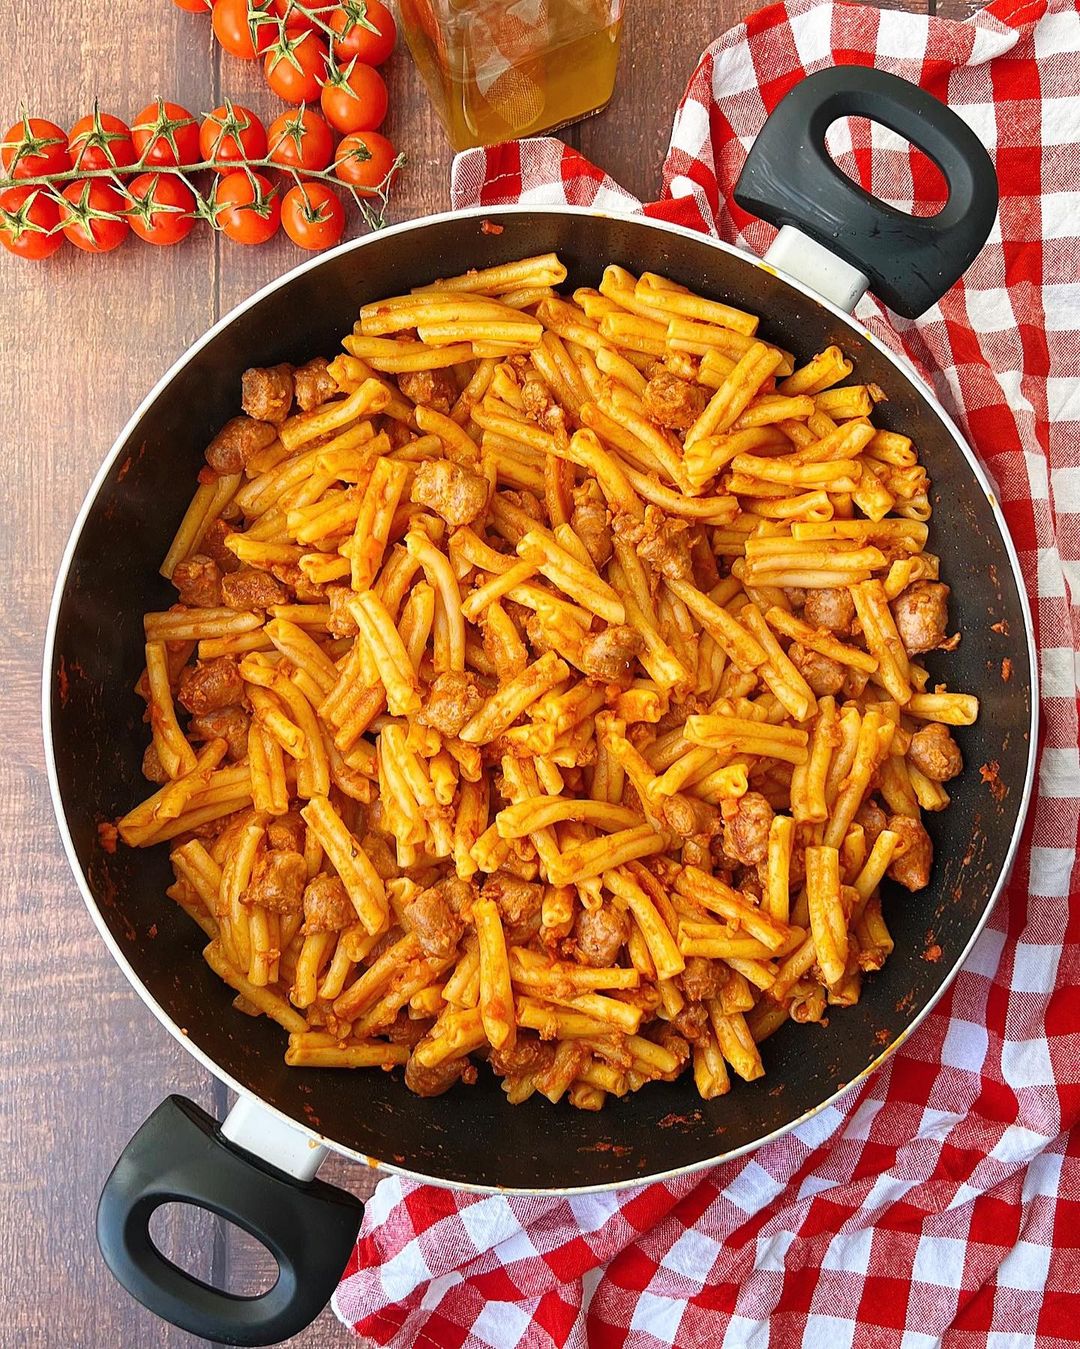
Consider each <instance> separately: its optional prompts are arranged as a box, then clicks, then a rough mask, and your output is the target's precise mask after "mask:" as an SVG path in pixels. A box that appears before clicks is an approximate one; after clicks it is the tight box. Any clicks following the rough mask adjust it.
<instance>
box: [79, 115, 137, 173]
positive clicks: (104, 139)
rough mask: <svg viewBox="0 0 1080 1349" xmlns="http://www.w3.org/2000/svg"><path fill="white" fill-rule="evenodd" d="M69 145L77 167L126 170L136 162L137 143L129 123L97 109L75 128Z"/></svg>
mask: <svg viewBox="0 0 1080 1349" xmlns="http://www.w3.org/2000/svg"><path fill="white" fill-rule="evenodd" d="M68 148H69V149H70V151H71V159H72V162H73V163H74V165H75V167H76V168H77V169H122V168H124V167H125V166H126V165H128V164H134V163H135V143H134V141H132V139H131V129H130V127H129V126H128V124H127V123H126V122H122V121H121V120H120V118H119V117H114V116H113V115H112V113H111V112H98V110H97V109H96V108H95V109H94V111H93V112H92V113H89V114H88V115H87V116H86V117H80V118H79V120H78V121H77V122H76V123H75V125H74V126H73V127H72V128H71V134H70V135H69V136H68Z"/></svg>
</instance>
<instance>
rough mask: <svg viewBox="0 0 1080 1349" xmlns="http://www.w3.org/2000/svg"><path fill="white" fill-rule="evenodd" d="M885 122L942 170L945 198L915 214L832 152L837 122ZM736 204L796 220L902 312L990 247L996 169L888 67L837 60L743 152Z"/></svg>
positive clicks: (915, 308)
mask: <svg viewBox="0 0 1080 1349" xmlns="http://www.w3.org/2000/svg"><path fill="white" fill-rule="evenodd" d="M852 116H861V117H869V118H870V119H871V120H873V121H875V122H880V123H881V124H882V125H883V126H887V127H889V128H890V130H892V131H895V132H896V133H897V135H899V136H903V137H904V138H905V139H906V140H908V141H910V142H911V143H912V145H916V146H918V148H919V149H920V150H922V151H923V153H924V154H926V155H928V156H929V157H930V158H931V159H932V160H933V161H934V163H935V164H936V165H937V166H938V168H939V169H940V170H941V172H942V174H943V175H944V177H945V181H946V182H947V183H948V187H949V200H948V202H947V203H946V205H945V207H944V208H943V209H942V210H941V211H939V212H938V214H937V215H935V216H922V217H920V216H910V215H907V214H906V213H905V212H903V211H898V210H897V209H896V208H895V207H892V206H888V205H886V204H885V203H884V202H882V201H879V200H878V199H877V198H876V197H874V196H871V194H870V193H869V192H866V191H864V190H863V189H862V188H861V187H859V186H857V185H856V184H855V183H853V182H852V181H851V179H850V178H848V177H847V175H846V174H844V173H842V172H841V171H840V169H838V168H837V166H836V165H835V164H834V163H833V161H832V159H831V158H830V156H829V154H828V151H827V150H826V149H825V133H826V132H827V131H828V129H829V127H830V126H832V124H833V122H835V121H836V120H837V118H839V117H852ZM734 195H735V200H736V201H737V202H738V204H739V205H740V206H741V207H742V208H743V210H744V211H749V212H750V213H751V214H753V215H756V216H760V218H761V219H762V220H768V221H769V222H770V223H771V224H773V225H793V226H794V227H795V228H796V229H798V230H801V231H802V233H803V234H808V235H809V236H810V237H811V238H812V239H814V240H816V241H817V242H818V243H819V244H821V245H823V246H824V247H825V248H827V249H829V250H830V252H833V253H836V254H837V255H838V256H839V257H841V258H843V259H844V261H845V262H847V263H850V265H851V266H853V267H856V268H858V270H859V271H860V272H862V273H863V275H864V276H866V277H868V278H869V280H870V289H871V290H872V291H873V292H874V294H875V295H877V296H878V297H879V298H880V299H882V300H884V301H885V303H886V304H887V305H888V306H889V307H890V308H891V309H894V310H895V311H896V312H897V313H898V314H902V315H904V317H905V318H917V317H918V315H919V314H922V313H923V312H924V311H925V310H927V309H929V308H930V306H931V305H932V304H934V303H936V301H938V300H939V299H940V298H941V297H942V296H943V295H944V294H945V292H946V291H947V290H948V289H949V287H950V286H951V285H952V284H953V282H954V281H956V280H957V279H958V278H959V277H960V276H962V275H963V273H964V271H965V270H966V269H967V267H968V266H969V265H970V263H971V261H972V259H973V258H974V257H975V255H976V254H977V253H978V251H979V249H980V248H982V246H983V244H984V243H985V242H986V239H987V236H988V235H989V233H990V230H991V227H992V226H993V223H994V217H995V215H996V214H997V203H998V186H997V175H996V174H995V172H994V166H993V164H992V163H991V160H990V156H989V155H988V154H987V153H986V150H985V149H984V148H983V145H982V143H981V142H980V141H979V139H978V137H977V136H976V135H975V133H974V132H973V131H972V130H971V128H970V127H969V126H968V125H967V124H966V123H965V122H963V121H961V119H960V118H959V117H957V115H956V113H954V112H952V111H951V110H950V109H949V108H947V107H946V106H945V104H944V103H941V102H940V101H939V100H938V99H936V98H934V97H933V95H931V94H928V93H927V92H926V91H925V90H924V89H920V88H919V87H918V86H917V85H914V84H911V83H910V82H909V81H908V80H903V79H900V77H899V76H897V75H890V74H888V73H887V72H886V71H884V70H873V69H870V68H867V67H865V66H834V67H831V68H829V69H827V70H821V71H818V72H817V73H816V74H814V75H808V76H807V77H806V79H804V80H802V81H800V83H798V84H797V85H795V87H794V88H793V89H792V90H791V92H790V93H789V94H788V95H787V96H786V97H785V98H784V99H782V100H781V102H780V103H779V105H778V106H777V107H776V109H775V110H774V111H773V113H772V114H771V116H770V117H769V118H768V120H767V121H766V123H765V125H764V127H763V128H762V129H761V132H760V133H759V135H758V138H757V140H756V141H755V142H754V144H753V146H752V147H751V149H750V152H749V154H748V155H747V157H746V163H745V164H744V165H743V171H742V173H741V174H740V175H739V181H738V183H737V184H736V185H735V194H734Z"/></svg>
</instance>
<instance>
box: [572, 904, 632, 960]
mask: <svg viewBox="0 0 1080 1349" xmlns="http://www.w3.org/2000/svg"><path fill="white" fill-rule="evenodd" d="M629 936H630V925H629V923H628V922H627V921H626V915H625V914H624V913H623V912H622V911H621V910H619V909H616V908H615V907H614V905H612V904H606V905H604V907H603V908H600V909H595V910H593V911H592V912H590V911H589V910H588V909H582V910H581V912H580V913H579V914H578V916H577V918H576V919H575V921H574V945H575V949H576V950H577V954H578V959H579V960H581V961H583V962H584V963H585V964H586V965H593V966H595V967H596V968H597V969H606V968H607V967H608V966H609V965H614V963H615V959H616V957H617V956H618V954H619V952H620V951H621V950H622V947H623V945H624V943H625V942H626V940H627V938H628V937H629Z"/></svg>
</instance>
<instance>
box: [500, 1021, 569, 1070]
mask: <svg viewBox="0 0 1080 1349" xmlns="http://www.w3.org/2000/svg"><path fill="white" fill-rule="evenodd" d="M554 1057H555V1046H554V1045H553V1044H552V1043H551V1042H550V1041H548V1040H541V1039H540V1038H539V1036H537V1035H532V1034H530V1032H529V1031H520V1030H519V1031H518V1033H517V1039H516V1040H515V1041H514V1043H513V1044H512V1045H510V1046H509V1047H507V1048H506V1049H493V1050H492V1051H491V1053H490V1054H489V1055H488V1063H490V1064H491V1068H492V1071H493V1072H496V1073H498V1075H499V1076H500V1077H505V1076H506V1074H507V1073H542V1072H546V1070H547V1069H548V1068H550V1067H551V1061H552V1059H553V1058H554Z"/></svg>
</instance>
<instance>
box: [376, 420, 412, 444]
mask: <svg viewBox="0 0 1080 1349" xmlns="http://www.w3.org/2000/svg"><path fill="white" fill-rule="evenodd" d="M383 430H384V431H385V432H386V439H387V440H388V441H389V442H390V448H391V449H392V450H400V449H402V448H403V447H404V446H406V445H408V444H409V443H410V442H411V441H413V440H415V439H416V436H415V435H414V434H413V433H412V431H410V430H409V428H408V426H407V425H406V423H405V422H399V421H395V420H394V418H393V417H387V418H386V423H385V425H384V426H383Z"/></svg>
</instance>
